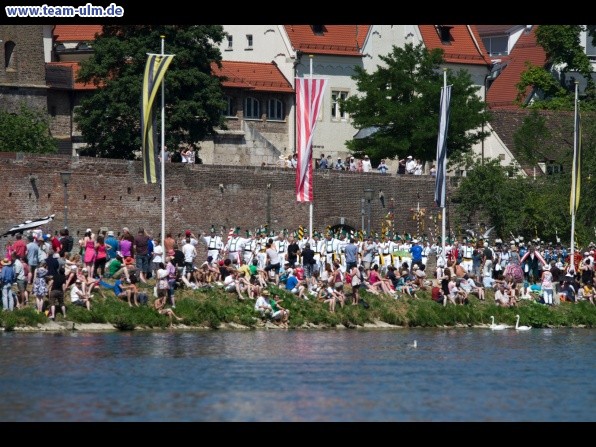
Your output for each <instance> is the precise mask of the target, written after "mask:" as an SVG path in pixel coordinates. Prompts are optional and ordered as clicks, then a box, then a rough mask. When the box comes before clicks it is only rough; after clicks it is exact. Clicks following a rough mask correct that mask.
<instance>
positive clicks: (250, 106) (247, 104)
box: [244, 97, 261, 119]
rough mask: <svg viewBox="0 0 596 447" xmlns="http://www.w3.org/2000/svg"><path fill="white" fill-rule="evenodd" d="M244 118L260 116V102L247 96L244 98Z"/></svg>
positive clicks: (257, 117)
mask: <svg viewBox="0 0 596 447" xmlns="http://www.w3.org/2000/svg"><path fill="white" fill-rule="evenodd" d="M244 118H250V119H259V118H261V103H260V102H259V100H258V99H255V98H252V97H248V98H246V99H245V100H244Z"/></svg>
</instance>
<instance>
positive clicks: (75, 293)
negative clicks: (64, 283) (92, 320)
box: [70, 278, 91, 310]
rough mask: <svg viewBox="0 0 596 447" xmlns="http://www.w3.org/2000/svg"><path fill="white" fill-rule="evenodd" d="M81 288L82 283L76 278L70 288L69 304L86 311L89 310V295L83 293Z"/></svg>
mask: <svg viewBox="0 0 596 447" xmlns="http://www.w3.org/2000/svg"><path fill="white" fill-rule="evenodd" d="M81 287H82V281H81V279H80V278H77V279H76V280H75V283H74V284H73V285H72V286H71V288H70V302H71V303H72V305H73V306H81V307H86V308H87V310H91V299H90V298H89V295H87V294H85V293H84V292H83V290H82V289H81Z"/></svg>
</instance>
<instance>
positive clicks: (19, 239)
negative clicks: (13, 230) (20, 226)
mask: <svg viewBox="0 0 596 447" xmlns="http://www.w3.org/2000/svg"><path fill="white" fill-rule="evenodd" d="M15 239H16V241H15V242H14V244H12V251H13V252H14V253H16V254H17V256H18V257H19V259H23V258H24V257H25V256H26V255H27V244H26V243H25V241H24V240H23V235H22V234H20V233H19V234H17V235H15Z"/></svg>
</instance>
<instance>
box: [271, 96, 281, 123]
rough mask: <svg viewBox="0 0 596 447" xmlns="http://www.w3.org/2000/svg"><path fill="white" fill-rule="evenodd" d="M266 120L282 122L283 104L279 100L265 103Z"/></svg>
mask: <svg viewBox="0 0 596 447" xmlns="http://www.w3.org/2000/svg"><path fill="white" fill-rule="evenodd" d="M267 119H270V120H277V121H283V120H284V119H285V114H284V103H283V102H281V101H280V100H279V99H274V98H272V99H270V100H269V102H268V103H267Z"/></svg>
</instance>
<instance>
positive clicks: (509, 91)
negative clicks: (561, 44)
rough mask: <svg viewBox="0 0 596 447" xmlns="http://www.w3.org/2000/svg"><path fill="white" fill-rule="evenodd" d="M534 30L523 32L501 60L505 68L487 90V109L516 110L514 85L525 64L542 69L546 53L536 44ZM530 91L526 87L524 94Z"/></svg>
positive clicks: (524, 68)
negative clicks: (507, 54)
mask: <svg viewBox="0 0 596 447" xmlns="http://www.w3.org/2000/svg"><path fill="white" fill-rule="evenodd" d="M535 28H536V27H532V30H531V31H530V32H529V33H526V32H523V33H522V35H521V36H520V38H519V39H518V40H517V42H516V43H515V46H514V47H513V48H512V50H511V53H509V57H507V58H502V59H503V62H507V66H506V67H505V68H504V69H503V71H502V72H501V74H499V76H498V77H497V78H496V79H495V80H494V81H493V83H492V84H491V86H490V87H489V89H488V94H487V95H486V102H487V105H488V107H489V109H496V108H507V109H518V108H519V105H518V104H516V102H515V99H516V97H517V87H516V85H517V83H518V82H519V81H520V77H521V73H522V72H523V71H525V70H526V62H531V63H532V65H536V66H539V67H544V65H545V64H546V53H545V52H544V49H543V48H542V47H541V46H540V45H538V44H537V43H536V35H535V33H534V31H535ZM531 91H532V88H531V87H528V89H527V91H526V94H530V92H531Z"/></svg>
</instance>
